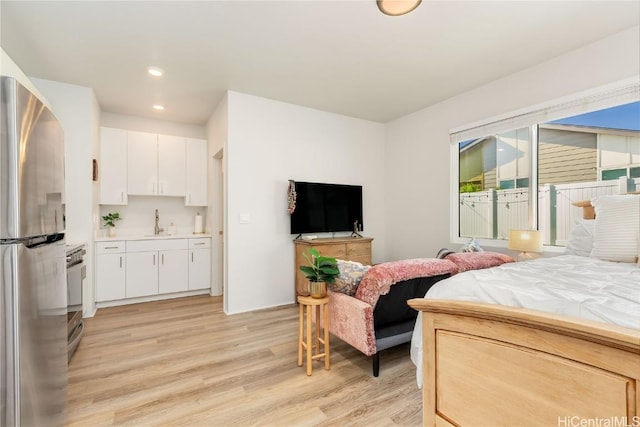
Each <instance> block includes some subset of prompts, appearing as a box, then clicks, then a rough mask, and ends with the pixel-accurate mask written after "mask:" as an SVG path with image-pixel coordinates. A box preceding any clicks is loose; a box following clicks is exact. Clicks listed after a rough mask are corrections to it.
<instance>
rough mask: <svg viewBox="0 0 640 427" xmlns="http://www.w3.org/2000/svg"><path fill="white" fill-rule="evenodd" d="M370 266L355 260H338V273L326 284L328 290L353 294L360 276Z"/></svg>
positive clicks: (360, 278)
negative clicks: (333, 279) (332, 280)
mask: <svg viewBox="0 0 640 427" xmlns="http://www.w3.org/2000/svg"><path fill="white" fill-rule="evenodd" d="M370 268H371V266H370V265H362V264H360V263H359V262H355V261H344V260H341V259H339V260H338V270H339V271H340V274H339V275H338V277H336V280H335V282H334V283H329V284H327V287H328V288H329V290H330V291H333V292H342V293H343V294H347V295H349V296H354V295H355V293H356V290H357V289H358V285H359V284H360V281H361V280H362V276H364V273H366V272H367V270H369V269H370Z"/></svg>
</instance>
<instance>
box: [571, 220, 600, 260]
mask: <svg viewBox="0 0 640 427" xmlns="http://www.w3.org/2000/svg"><path fill="white" fill-rule="evenodd" d="M595 226H596V221H595V220H594V219H579V220H577V221H576V223H575V225H574V226H573V228H572V229H571V232H570V233H569V241H568V242H567V248H566V250H565V253H566V254H568V255H578V256H590V255H591V250H592V249H593V232H594V229H595Z"/></svg>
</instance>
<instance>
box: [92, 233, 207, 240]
mask: <svg viewBox="0 0 640 427" xmlns="http://www.w3.org/2000/svg"><path fill="white" fill-rule="evenodd" d="M201 238H211V234H209V233H204V234H193V233H191V234H173V235H171V236H169V235H167V234H159V235H157V236H154V235H153V234H150V235H142V234H131V235H122V236H115V237H98V238H96V239H95V240H94V241H96V242H114V241H122V240H167V239H201Z"/></svg>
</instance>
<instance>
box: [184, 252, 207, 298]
mask: <svg viewBox="0 0 640 427" xmlns="http://www.w3.org/2000/svg"><path fill="white" fill-rule="evenodd" d="M189 252H190V253H189V290H190V291H193V290H196V289H207V288H211V249H209V248H207V249H191V250H190V251H189Z"/></svg>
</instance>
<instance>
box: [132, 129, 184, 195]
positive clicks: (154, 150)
mask: <svg viewBox="0 0 640 427" xmlns="http://www.w3.org/2000/svg"><path fill="white" fill-rule="evenodd" d="M128 137H129V141H128V150H127V156H128V168H127V170H128V174H129V177H128V191H129V194H131V195H136V196H179V197H181V196H184V195H185V138H182V137H177V136H167V135H156V134H152V133H145V132H131V131H130V132H128Z"/></svg>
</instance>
